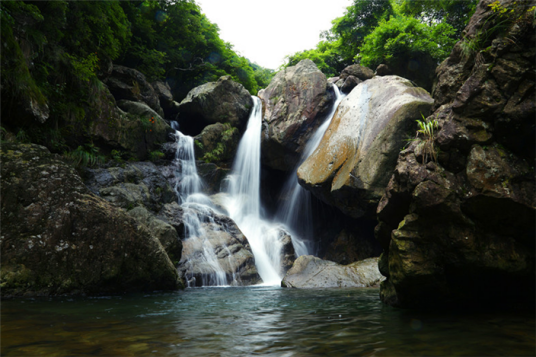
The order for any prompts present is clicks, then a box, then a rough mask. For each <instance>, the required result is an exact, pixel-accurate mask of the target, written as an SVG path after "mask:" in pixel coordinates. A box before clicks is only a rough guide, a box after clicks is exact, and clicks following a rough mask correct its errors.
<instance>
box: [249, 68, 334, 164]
mask: <svg viewBox="0 0 536 357" xmlns="http://www.w3.org/2000/svg"><path fill="white" fill-rule="evenodd" d="M330 86H331V85H329V84H328V81H327V79H326V76H325V75H324V74H323V73H322V72H320V70H319V69H318V68H317V67H316V65H315V64H314V62H313V61H311V60H303V61H300V62H299V63H298V64H297V65H296V66H292V67H288V68H285V69H283V70H282V71H280V72H279V73H277V74H276V75H275V77H274V78H273V79H272V81H271V82H270V85H269V86H268V87H267V88H266V89H264V90H261V91H259V94H258V96H259V98H260V99H261V101H262V105H263V110H264V116H263V117H264V125H263V136H262V148H261V150H262V162H263V164H265V165H267V166H269V167H271V168H273V169H277V170H282V171H287V170H290V169H292V168H293V167H294V166H295V165H296V164H297V163H298V161H299V159H300V157H301V154H302V152H303V150H304V149H305V145H306V143H307V140H308V139H309V138H310V137H311V135H312V134H313V133H314V130H315V129H316V128H317V127H318V126H319V125H320V124H321V122H322V119H324V117H325V116H324V115H325V114H326V112H327V110H328V109H329V106H330V105H331V104H332V100H333V96H332V94H331V92H330V91H329V90H328V89H329V87H330Z"/></svg>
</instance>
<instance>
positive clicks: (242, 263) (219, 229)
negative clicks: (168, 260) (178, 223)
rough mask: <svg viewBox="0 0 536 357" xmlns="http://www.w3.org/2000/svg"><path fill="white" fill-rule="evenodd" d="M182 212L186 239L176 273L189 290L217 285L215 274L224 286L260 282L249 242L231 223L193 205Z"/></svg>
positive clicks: (225, 217)
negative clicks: (218, 274) (219, 277)
mask: <svg viewBox="0 0 536 357" xmlns="http://www.w3.org/2000/svg"><path fill="white" fill-rule="evenodd" d="M183 212H184V213H183V220H184V221H185V222H186V224H185V229H186V230H187V231H188V232H187V236H188V238H187V239H186V240H184V241H183V253H182V258H181V261H180V263H179V271H180V272H181V275H182V276H184V277H185V280H186V281H187V283H188V285H189V286H207V285H218V281H217V278H216V276H215V271H220V272H221V273H222V277H223V279H224V280H223V284H224V285H226V284H230V285H253V284H257V283H260V282H261V278H260V276H259V274H258V272H257V268H256V267H255V258H254V256H253V253H252V252H251V247H250V245H249V242H248V241H247V239H246V237H245V236H244V235H243V234H242V232H241V231H240V229H239V228H238V226H237V225H236V223H234V221H233V220H232V219H230V218H229V217H227V216H224V215H221V214H218V213H216V212H215V211H213V210H212V209H210V208H208V207H206V206H200V205H195V204H193V205H188V204H187V205H186V207H185V208H183ZM207 250H210V251H212V253H210V254H208V255H207Z"/></svg>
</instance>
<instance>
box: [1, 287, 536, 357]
mask: <svg viewBox="0 0 536 357" xmlns="http://www.w3.org/2000/svg"><path fill="white" fill-rule="evenodd" d="M1 318H2V321H1V324H2V325H1V328H2V330H1V333H2V334H1V337H2V340H1V355H2V356H6V357H7V356H88V355H91V356H168V355H169V356H251V355H259V356H422V355H438V356H458V355H460V356H533V355H534V354H535V317H534V310H530V311H526V310H521V309H514V310H512V309H510V310H505V311H499V312H497V311H493V312H491V311H486V310H483V311H478V312H476V311H472V310H463V311H458V310H450V311H434V312H415V311H410V310H402V309H396V308H393V307H390V306H387V305H384V304H382V303H381V301H380V299H379V289H375V288H368V289H329V290H327V289H326V290H296V289H284V288H280V287H274V286H256V287H238V288H237V287H232V288H230V287H229V288H225V287H211V288H192V289H186V290H184V291H179V292H166V293H151V294H132V295H123V296H103V297H79V298H73V297H55V298H39V299H18V300H6V301H2V309H1Z"/></svg>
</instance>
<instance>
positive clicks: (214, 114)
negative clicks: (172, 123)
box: [177, 76, 253, 136]
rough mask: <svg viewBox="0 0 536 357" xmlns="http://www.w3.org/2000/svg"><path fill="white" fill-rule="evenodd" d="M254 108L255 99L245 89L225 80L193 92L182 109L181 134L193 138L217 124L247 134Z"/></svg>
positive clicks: (198, 88) (180, 114)
mask: <svg viewBox="0 0 536 357" xmlns="http://www.w3.org/2000/svg"><path fill="white" fill-rule="evenodd" d="M251 108H253V99H252V98H251V95H250V94H249V92H248V91H247V90H246V89H245V88H244V86H242V85H241V84H239V83H236V82H234V81H233V80H231V77H230V76H224V77H221V78H220V79H219V80H218V81H217V82H209V83H205V84H203V85H201V86H199V87H196V88H194V89H192V90H191V91H190V92H189V93H188V95H187V96H186V98H184V100H183V101H182V102H181V103H180V105H179V108H178V109H179V115H178V116H177V120H178V122H179V127H180V130H181V132H183V133H184V134H188V135H192V136H194V135H197V134H199V133H200V132H201V130H203V128H204V127H206V126H207V125H210V124H215V123H229V124H231V126H233V127H237V128H239V129H240V130H243V129H244V128H245V126H246V124H247V119H248V117H249V112H250V110H251Z"/></svg>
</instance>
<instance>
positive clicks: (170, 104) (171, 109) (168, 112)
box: [152, 81, 179, 119]
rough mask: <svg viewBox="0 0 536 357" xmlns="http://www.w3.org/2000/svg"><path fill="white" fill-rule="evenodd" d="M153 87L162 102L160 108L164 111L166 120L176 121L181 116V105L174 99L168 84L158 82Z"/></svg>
mask: <svg viewBox="0 0 536 357" xmlns="http://www.w3.org/2000/svg"><path fill="white" fill-rule="evenodd" d="M152 86H153V88H154V90H155V92H156V95H157V96H158V99H159V100H160V106H161V107H162V110H163V111H164V117H165V118H170V119H171V118H172V119H174V118H175V117H176V116H177V114H179V103H177V102H176V101H175V100H174V99H173V94H172V93H171V88H170V87H169V84H167V83H166V82H160V81H156V82H154V83H152Z"/></svg>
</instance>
